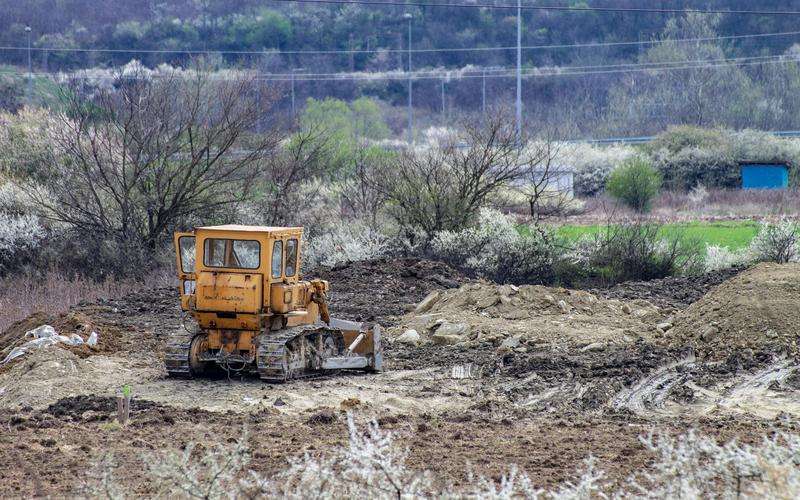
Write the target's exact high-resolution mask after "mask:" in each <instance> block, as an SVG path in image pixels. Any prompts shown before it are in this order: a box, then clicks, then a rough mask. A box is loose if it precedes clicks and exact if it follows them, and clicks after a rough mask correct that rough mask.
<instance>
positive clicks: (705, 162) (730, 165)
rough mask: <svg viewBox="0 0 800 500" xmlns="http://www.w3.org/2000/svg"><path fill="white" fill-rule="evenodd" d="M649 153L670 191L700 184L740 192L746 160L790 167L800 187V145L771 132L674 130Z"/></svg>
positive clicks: (665, 135) (794, 181)
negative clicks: (742, 163) (799, 170)
mask: <svg viewBox="0 0 800 500" xmlns="http://www.w3.org/2000/svg"><path fill="white" fill-rule="evenodd" d="M647 152H648V154H649V156H650V158H651V159H652V161H653V165H654V166H655V167H656V168H657V169H658V171H659V172H661V175H662V177H663V179H664V184H665V185H666V186H668V187H669V188H670V189H677V190H687V189H691V188H693V187H694V186H696V185H697V184H703V185H705V186H706V187H709V188H728V189H730V188H739V187H740V186H741V180H742V179H741V173H740V169H739V162H740V161H743V160H747V161H756V162H768V163H772V162H777V163H787V164H788V165H789V167H790V168H791V172H792V175H791V185H793V186H796V185H797V184H798V169H797V168H796V167H797V165H799V164H800V141H798V140H796V139H785V138H779V137H775V136H774V135H772V134H770V133H768V132H761V131H754V130H743V131H740V132H734V131H730V130H709V129H703V128H699V127H691V126H681V127H672V128H670V129H669V130H667V131H666V132H664V133H662V134H660V135H659V136H658V137H657V138H656V139H655V140H654V141H653V142H652V143H650V144H649V145H648V146H647Z"/></svg>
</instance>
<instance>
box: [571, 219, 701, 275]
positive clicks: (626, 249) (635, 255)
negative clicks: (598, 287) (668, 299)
mask: <svg viewBox="0 0 800 500" xmlns="http://www.w3.org/2000/svg"><path fill="white" fill-rule="evenodd" d="M582 246H583V250H582V252H583V253H582V257H581V258H582V259H584V261H585V262H587V263H588V265H589V266H590V268H591V269H592V270H593V271H594V272H595V274H596V275H598V277H599V278H601V279H603V280H605V281H608V282H612V283H618V282H622V281H630V280H651V279H657V278H664V277H667V276H674V275H678V274H691V273H694V272H696V271H697V270H698V268H700V267H701V266H702V264H703V259H702V248H701V247H700V245H699V243H698V242H696V241H693V240H689V239H686V238H683V237H680V236H670V237H663V236H662V235H661V226H660V225H659V224H654V223H646V222H634V223H626V224H612V225H609V226H608V227H606V228H605V230H604V231H603V232H602V233H601V234H600V235H598V236H597V240H596V242H594V244H593V245H589V244H588V243H586V242H584V243H583V244H582Z"/></svg>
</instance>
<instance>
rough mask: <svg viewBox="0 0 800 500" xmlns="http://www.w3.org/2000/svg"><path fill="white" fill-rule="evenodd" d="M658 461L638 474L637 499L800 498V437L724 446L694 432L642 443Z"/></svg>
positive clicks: (633, 488) (633, 491) (633, 490)
mask: <svg viewBox="0 0 800 500" xmlns="http://www.w3.org/2000/svg"><path fill="white" fill-rule="evenodd" d="M641 441H642V443H643V444H644V445H645V447H646V448H647V450H649V451H650V452H651V453H653V454H654V455H655V457H656V459H655V460H654V461H653V464H652V466H651V467H650V468H649V469H648V470H645V471H643V472H641V473H639V474H637V475H634V476H633V477H632V478H631V479H630V480H629V484H628V494H629V495H631V496H633V497H634V498H643V499H644V498H653V499H656V498H659V499H660V498H731V499H733V498H798V495H800V436H797V435H794V434H787V433H784V432H777V433H774V434H773V435H771V436H768V437H764V439H763V441H762V442H761V444H760V445H757V446H750V445H743V444H739V443H738V442H736V441H731V442H729V443H727V444H725V445H719V444H717V442H716V441H714V440H713V439H711V438H709V437H705V436H699V435H697V434H696V433H695V432H693V431H690V432H688V433H687V434H685V435H683V436H679V437H670V436H667V435H661V436H659V437H657V438H654V437H653V435H652V434H651V435H650V436H647V437H645V438H642V439H641Z"/></svg>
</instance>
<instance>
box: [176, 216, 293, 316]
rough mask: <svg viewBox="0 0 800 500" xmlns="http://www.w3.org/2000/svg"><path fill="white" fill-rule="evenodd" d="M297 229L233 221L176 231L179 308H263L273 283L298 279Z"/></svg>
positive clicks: (268, 300) (256, 310)
mask: <svg viewBox="0 0 800 500" xmlns="http://www.w3.org/2000/svg"><path fill="white" fill-rule="evenodd" d="M302 234H303V229H302V228H300V227H267V226H240V225H233V224H232V225H223V226H207V227H198V228H195V230H194V231H192V232H185V233H176V234H175V240H174V243H175V255H176V259H177V262H176V265H177V269H178V279H179V280H180V292H181V306H182V308H183V309H184V310H189V309H190V308H191V307H192V306H195V307H197V308H198V309H200V310H209V311H221V312H226V311H227V312H234V313H238V312H246V313H259V312H261V311H262V309H264V308H268V307H269V305H270V295H271V294H270V292H269V291H270V290H271V289H272V285H273V284H276V283H282V284H285V285H292V284H296V283H297V282H298V281H299V278H300V263H301V261H300V245H301V241H302ZM264 291H267V293H264ZM198 292H200V293H198Z"/></svg>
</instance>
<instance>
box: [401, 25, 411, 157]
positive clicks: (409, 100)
mask: <svg viewBox="0 0 800 500" xmlns="http://www.w3.org/2000/svg"><path fill="white" fill-rule="evenodd" d="M413 18H414V16H412V15H411V14H409V13H405V14H403V19H405V20H406V21H408V143H409V144H413V143H414V109H413V107H412V106H413V97H412V83H411V20H412V19H413Z"/></svg>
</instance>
